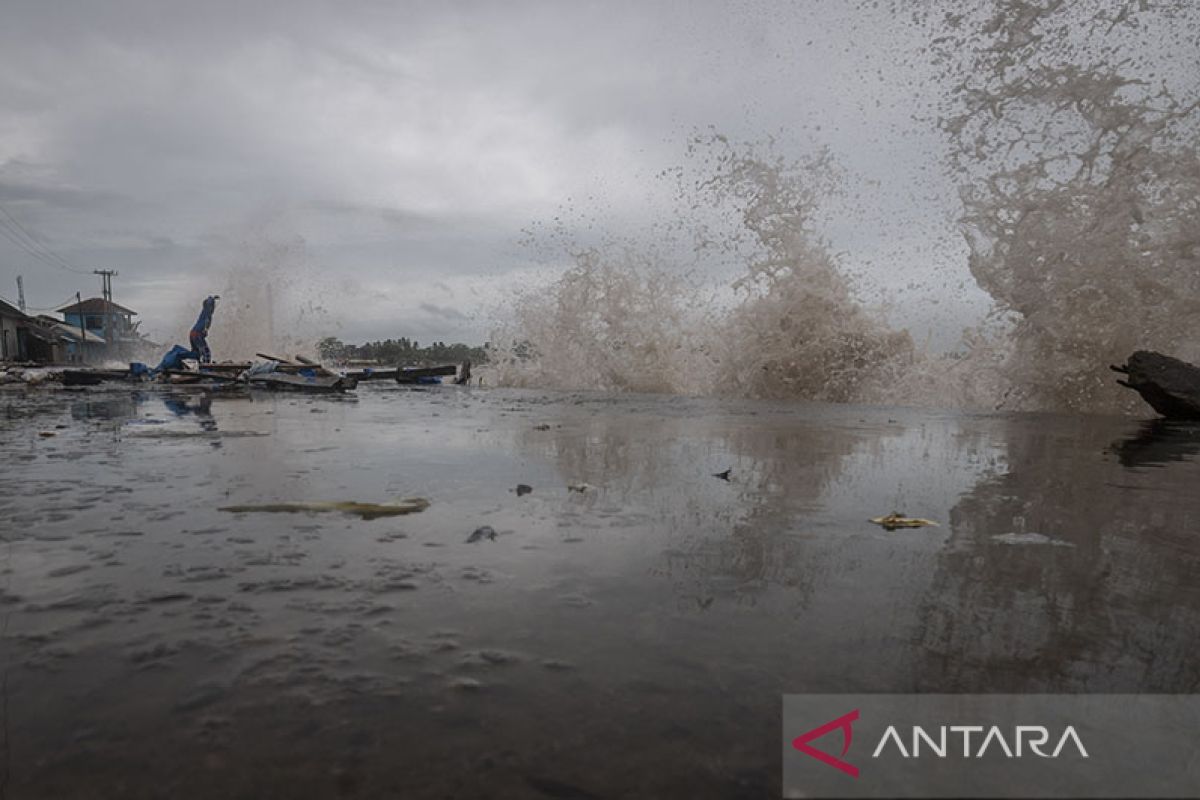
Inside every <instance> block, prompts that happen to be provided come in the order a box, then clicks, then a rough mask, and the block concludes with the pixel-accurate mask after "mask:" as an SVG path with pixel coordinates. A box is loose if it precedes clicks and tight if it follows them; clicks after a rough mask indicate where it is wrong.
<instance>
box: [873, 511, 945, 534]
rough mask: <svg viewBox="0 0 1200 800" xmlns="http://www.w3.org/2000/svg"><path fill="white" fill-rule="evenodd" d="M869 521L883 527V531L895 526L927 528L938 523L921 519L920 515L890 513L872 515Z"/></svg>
mask: <svg viewBox="0 0 1200 800" xmlns="http://www.w3.org/2000/svg"><path fill="white" fill-rule="evenodd" d="M870 521H871V522H873V523H875V524H876V525H880V526H882V527H883V529H884V530H885V531H894V530H896V529H897V528H927V527H934V528H936V527H938V524H937V523H936V522H934V521H933V520H931V519H921V518H920V517H906V516H904V515H903V514H897V513H894V512H893V513H891V514H888V515H887V516H886V517H872V518H871V520H870Z"/></svg>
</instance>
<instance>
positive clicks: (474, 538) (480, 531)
mask: <svg viewBox="0 0 1200 800" xmlns="http://www.w3.org/2000/svg"><path fill="white" fill-rule="evenodd" d="M484 539H491V540H492V541H495V540H496V529H495V528H493V527H492V526H491V525H483V526H481V527H478V528H476V529H475V530H474V531H472V533H471V535H470V536H468V537H467V544H474V543H476V542H482V541H483V540H484Z"/></svg>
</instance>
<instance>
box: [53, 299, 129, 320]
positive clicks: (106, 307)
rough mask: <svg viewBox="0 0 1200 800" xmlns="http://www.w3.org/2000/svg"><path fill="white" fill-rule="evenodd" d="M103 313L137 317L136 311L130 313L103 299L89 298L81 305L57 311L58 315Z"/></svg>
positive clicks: (77, 304) (123, 307) (75, 304)
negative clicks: (109, 312) (108, 312)
mask: <svg viewBox="0 0 1200 800" xmlns="http://www.w3.org/2000/svg"><path fill="white" fill-rule="evenodd" d="M105 311H112V312H113V313H115V314H132V315H133V316H135V317H136V316H137V312H136V311H131V310H130V309H128V308H126V307H125V306H122V305H118V304H117V303H112V302H106V301H105V300H104V298H103V297H89V298H88V299H87V300H84V301H83V302H82V303H73V304H71V305H69V306H66V307H64V308H60V309H59V310H58V313H59V314H81V313H82V314H103V313H104V312H105Z"/></svg>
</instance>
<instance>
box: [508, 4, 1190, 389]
mask: <svg viewBox="0 0 1200 800" xmlns="http://www.w3.org/2000/svg"><path fill="white" fill-rule="evenodd" d="M869 5H871V6H872V7H875V6H876V4H875V3H871V4H869ZM892 18H893V21H894V24H896V25H916V26H921V27H922V28H923V32H924V35H925V36H926V42H927V48H925V50H924V51H923V52H922V53H921V54H920V55H919V56H917V57H921V58H927V59H928V69H929V71H930V73H931V74H933V75H935V76H936V78H937V80H935V81H933V82H932V83H931V86H930V94H931V96H933V97H934V98H936V99H935V100H934V101H933V102H932V106H931V108H927V109H925V110H920V109H915V110H914V111H915V113H916V114H917V116H918V118H921V119H924V121H926V122H928V123H930V125H931V129H933V130H937V131H939V132H940V133H941V135H942V136H943V137H944V142H945V144H946V146H947V152H948V158H947V160H946V162H945V164H944V165H943V166H944V168H945V170H946V172H947V173H948V174H949V177H950V178H951V180H952V181H953V182H954V183H955V184H957V185H958V186H959V187H960V207H959V211H958V214H957V216H958V218H959V223H960V228H961V231H962V234H963V236H964V239H965V241H966V244H967V248H968V255H967V259H968V261H967V263H966V264H964V265H963V267H964V272H966V271H969V274H970V275H971V276H972V277H973V278H974V280H975V281H976V282H977V284H978V285H979V287H980V288H982V289H983V290H985V291H986V292H987V293H988V294H989V295H990V296H991V297H992V299H993V302H994V308H993V310H992V312H991V313H990V314H989V316H988V317H987V319H985V320H983V321H981V322H980V324H979V325H978V326H977V327H974V328H972V329H969V330H968V331H966V332H965V333H964V336H963V339H962V343H961V346H960V347H958V348H957V349H956V350H955V351H953V352H951V353H947V354H940V353H939V354H934V353H928V352H924V351H922V350H920V349H918V348H917V347H915V346H914V344H913V342H912V341H911V339H910V338H909V337H908V335H907V334H906V332H904V331H902V330H897V329H893V328H891V327H889V326H888V325H887V324H886V323H885V322H884V315H883V314H881V313H879V311H878V310H877V309H872V308H869V307H867V306H866V305H865V304H864V303H863V302H861V300H860V292H859V291H858V289H859V288H861V287H856V286H855V285H854V283H853V282H852V281H851V279H850V277H849V273H848V271H847V269H846V267H845V263H844V261H843V259H842V258H841V257H839V256H838V255H837V254H836V253H834V252H833V251H832V249H831V248H830V246H829V244H828V243H827V242H826V241H825V239H824V238H823V237H822V236H821V233H820V231H821V225H820V224H819V219H820V210H821V209H822V207H823V204H825V203H827V201H828V200H829V198H830V197H831V196H832V195H834V194H835V193H836V192H837V191H838V189H839V184H840V180H839V175H838V171H837V169H836V167H835V166H834V165H833V164H832V163H831V161H830V159H829V158H828V157H825V156H821V155H817V156H813V157H810V158H801V159H798V160H793V161H790V162H789V161H786V160H784V159H782V158H780V157H779V156H778V155H776V154H774V153H773V151H772V149H771V148H770V147H766V148H764V147H762V146H753V145H735V144H731V143H730V142H729V141H727V140H726V139H724V138H723V137H721V136H715V135H714V136H711V137H707V138H701V139H697V140H695V141H693V143H692V145H691V146H690V148H689V152H690V153H691V154H695V153H700V154H701V157H700V159H699V162H700V166H701V167H702V169H701V170H700V172H701V173H702V174H701V175H700V176H699V177H698V178H696V179H694V180H690V181H681V182H680V185H681V186H682V187H683V188H684V191H683V192H682V193H681V195H680V196H679V198H677V203H676V205H677V207H676V208H674V209H672V212H671V214H670V216H672V217H673V218H675V219H677V220H678V221H680V225H682V226H683V227H687V226H688V225H693V227H694V237H695V240H696V243H697V244H696V249H697V253H699V254H701V255H703V256H705V257H709V258H712V257H714V254H715V256H716V257H717V258H718V259H720V258H724V259H725V260H726V261H727V262H728V263H727V267H729V268H727V269H726V270H725V273H724V274H725V276H726V277H725V280H726V281H727V282H729V283H732V284H733V285H734V286H735V287H736V292H737V295H736V298H737V299H736V302H729V303H724V304H719V305H714V306H712V307H710V308H709V309H708V310H707V313H703V312H702V311H701V312H698V311H697V310H696V309H689V312H690V313H689V314H688V315H684V316H685V317H686V319H687V320H688V323H687V324H686V325H683V326H682V327H681V326H678V325H676V323H675V321H674V320H675V318H676V315H675V314H674V313H673V312H668V313H661V311H660V310H659V309H661V308H663V307H664V306H663V303H662V301H661V300H656V299H655V297H654V296H655V294H656V293H658V292H660V291H661V288H662V287H663V286H664V285H667V284H669V281H668V280H666V279H665V278H663V277H661V276H657V274H656V273H653V270H659V269H662V270H666V272H667V274H670V273H671V272H672V271H678V270H679V269H681V267H680V263H683V262H685V261H686V259H678V260H677V262H678V263H676V262H672V261H671V260H670V259H667V260H666V261H663V260H661V259H659V260H645V259H639V258H638V257H637V256H635V255H631V254H630V252H629V248H626V252H625V253H623V254H622V255H621V256H620V257H619V258H613V257H612V254H610V253H605V252H603V251H596V250H588V249H583V248H576V250H575V255H576V259H575V264H574V266H573V267H572V268H570V269H569V270H568V273H567V276H565V277H564V279H563V280H562V281H561V282H560V283H558V284H555V285H553V286H551V287H549V288H548V289H545V290H543V293H542V294H541V295H540V297H539V300H538V302H537V303H535V304H534V305H532V306H527V307H525V308H524V309H523V310H521V311H520V312H519V313H517V314H516V315H515V316H516V318H517V324H516V329H515V330H513V331H509V332H508V339H509V340H510V341H520V342H522V344H523V346H525V348H526V349H525V350H524V351H523V352H522V354H521V359H520V361H521V368H520V369H519V370H517V373H519V374H520V375H522V376H524V378H525V379H533V380H536V382H538V383H541V384H542V385H550V386H563V385H570V386H571V387H572V388H580V387H585V386H587V387H592V388H605V389H620V388H638V389H655V390H659V391H676V392H678V391H699V392H704V393H715V394H723V395H733V396H749V397H770V398H799V399H816V400H831V401H838V402H888V403H904V404H918V405H940V406H949V407H966V408H983V409H1005V410H1070V411H1087V412H1131V411H1134V412H1141V411H1143V410H1144V409H1142V407H1141V406H1140V404H1139V401H1138V400H1137V398H1136V397H1134V396H1133V395H1132V394H1131V393H1129V392H1126V391H1124V390H1122V389H1121V388H1120V387H1118V386H1117V385H1116V383H1115V381H1114V380H1113V377H1112V375H1111V373H1110V372H1109V371H1108V365H1109V364H1111V363H1119V362H1121V361H1123V360H1124V358H1125V357H1126V356H1127V355H1128V354H1129V353H1130V352H1131V351H1132V350H1135V349H1139V348H1150V349H1158V350H1162V351H1165V352H1169V353H1172V354H1174V355H1177V356H1180V357H1182V358H1185V359H1189V360H1193V361H1194V360H1197V359H1200V299H1198V298H1200V237H1198V236H1197V234H1196V230H1197V229H1196V222H1197V219H1198V217H1200V81H1198V80H1197V75H1196V64H1197V63H1200V62H1198V61H1197V59H1198V58H1200V52H1198V49H1200V48H1197V45H1196V42H1197V41H1200V7H1197V6H1195V5H1194V4H1188V3H1182V2H1174V3H1160V4H1154V5H1151V4H1148V3H1125V2H1120V3H1118V2H1108V1H1106V0H1098V1H1097V2H1092V3H1087V4H1065V3H1061V2H1028V1H1027V0H991V1H990V2H982V3H979V4H976V5H973V6H969V7H964V6H961V4H958V3H940V4H932V5H928V6H921V7H920V8H919V9H917V10H916V11H914V10H913V7H912V6H911V5H909V4H904V3H896V4H893V7H892ZM893 55H894V56H895V57H896V58H898V59H904V60H911V59H912V58H913V57H914V54H913V53H911V52H906V53H895V54H893ZM678 172H679V173H680V174H682V173H683V172H686V170H685V169H683V168H681V169H680V170H679V171H678ZM913 191H914V195H915V194H916V192H917V191H919V189H918V188H914V190H913ZM914 199H915V197H914ZM700 207H706V208H709V209H714V208H715V209H717V212H718V213H717V214H716V217H717V218H718V219H723V220H725V221H726V222H727V223H729V226H728V227H725V228H722V227H721V226H720V225H717V226H716V227H711V220H712V219H713V217H712V215H708V216H703V215H698V213H697V208H700ZM665 250H666V251H667V252H674V250H673V249H672V248H665ZM581 254H586V257H580V256H581ZM630 263H638V264H639V265H640V266H639V267H638V270H639V272H638V277H636V278H629V279H621V280H620V281H618V280H617V276H618V275H619V274H620V271H621V270H622V269H624V267H622V266H621V265H622V264H626V265H627V264H630ZM598 271H599V273H603V279H602V280H601V283H613V282H614V281H616V282H620V283H622V286H623V287H624V288H623V290H622V291H620V292H613V293H609V294H606V300H605V303H604V311H603V313H599V312H598V311H597V309H592V313H590V314H583V315H580V316H579V318H578V319H576V318H575V316H574V315H573V314H572V313H571V309H572V308H579V307H580V301H581V300H583V299H584V298H586V297H588V294H587V292H580V286H581V285H586V284H588V282H589V281H592V280H594V276H595V275H597V274H599V273H598ZM733 276H736V277H733ZM713 296H724V295H722V294H721V292H719V291H716V292H714V293H713ZM621 298H624V299H621ZM635 298H636V299H635ZM949 299H950V300H952V299H953V298H952V297H951V298H949ZM892 300H893V301H894V302H895V303H896V304H897V305H900V306H902V305H903V303H905V302H906V298H904V297H903V296H897V297H894V298H892ZM667 307H668V308H669V306H667ZM548 309H554V312H553V314H554V319H553V322H552V323H551V322H547V320H546V319H544V318H539V316H538V314H539V313H550V312H549V311H548ZM634 309H639V311H637V312H635V311H634ZM597 313H599V316H597ZM627 313H633V314H635V315H636V316H637V317H638V321H637V322H636V323H632V322H626V321H624V320H623V315H624V314H627ZM895 316H896V315H894V316H893V318H895ZM597 319H600V320H603V322H602V325H601V327H600V328H597V326H596V320H597ZM697 319H704V320H705V323H704V325H703V326H701V327H697V326H696V324H695V320H697ZM610 331H616V332H617V335H610V333H609V332H610ZM663 352H672V353H683V354H684V356H686V357H680V358H674V359H670V360H664V359H660V358H657V356H661V354H662V353H663ZM630 353H639V354H646V353H651V354H653V355H654V356H656V358H641V357H637V358H633V359H632V360H630V359H628V358H627V357H628V355H629V354H630ZM696 355H702V356H703V359H704V360H703V361H699V360H689V359H691V358H692V357H693V356H696ZM513 363H515V362H513ZM617 363H623V364H625V365H626V367H628V368H630V369H632V370H633V372H634V373H635V374H636V376H637V377H636V380H631V379H630V376H629V375H622V374H621V372H620V369H619V368H617V367H616V366H614V365H615V364H617ZM668 363H669V364H670V366H671V369H664V371H663V372H662V373H660V374H658V375H656V376H652V375H651V374H650V372H649V370H652V369H657V367H658V366H662V365H664V364H668ZM543 365H554V366H553V367H552V368H551V369H545V368H543ZM568 365H570V368H568ZM681 365H691V366H690V369H691V370H699V371H701V372H703V373H704V374H703V375H702V376H697V375H696V374H693V373H692V372H690V371H688V370H684V371H683V372H681V370H680V369H679V367H680V366H681ZM681 374H686V375H687V377H688V388H687V389H684V388H683V387H682V385H681V383H680V381H681V378H680V376H681ZM534 376H536V377H534Z"/></svg>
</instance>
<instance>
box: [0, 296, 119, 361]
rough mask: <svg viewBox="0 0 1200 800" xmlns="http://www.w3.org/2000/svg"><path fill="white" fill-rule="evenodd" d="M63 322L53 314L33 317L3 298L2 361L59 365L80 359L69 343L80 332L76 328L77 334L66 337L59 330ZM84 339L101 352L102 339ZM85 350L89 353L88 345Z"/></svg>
mask: <svg viewBox="0 0 1200 800" xmlns="http://www.w3.org/2000/svg"><path fill="white" fill-rule="evenodd" d="M61 324H62V323H60V322H59V321H58V320H56V319H53V318H52V317H41V318H38V317H31V316H29V315H28V314H24V313H22V312H21V310H20V309H18V308H16V307H15V306H13V305H11V304H9V303H6V302H4V301H3V300H0V361H15V362H25V363H29V362H33V363H37V364H56V363H62V362H64V361H72V360H78V357H74V358H73V357H72V348H71V345H70V343H71V341H78V340H79V339H80V332H79V331H78V330H76V331H75V332H74V334H71V335H69V336H64V334H63V332H62V331H61V330H58V327H59V326H61ZM83 338H85V339H86V340H87V341H88V343H89V344H90V345H91V347H92V348H93V350H92V352H93V353H94V354H96V355H102V353H103V347H104V340H103V339H101V338H100V337H98V336H94V335H91V336H85V337H83ZM97 347H98V348H100V349H96V348H97ZM75 349H76V351H77V350H78V348H75ZM84 352H85V354H86V353H87V348H86V347H85V348H84Z"/></svg>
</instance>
